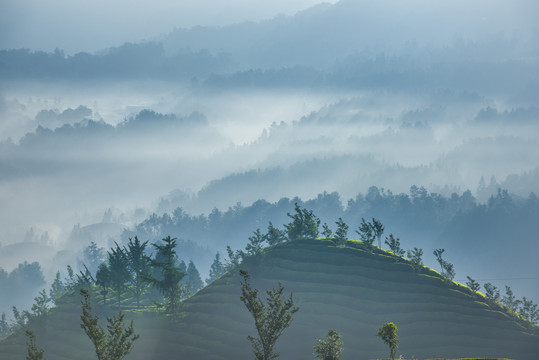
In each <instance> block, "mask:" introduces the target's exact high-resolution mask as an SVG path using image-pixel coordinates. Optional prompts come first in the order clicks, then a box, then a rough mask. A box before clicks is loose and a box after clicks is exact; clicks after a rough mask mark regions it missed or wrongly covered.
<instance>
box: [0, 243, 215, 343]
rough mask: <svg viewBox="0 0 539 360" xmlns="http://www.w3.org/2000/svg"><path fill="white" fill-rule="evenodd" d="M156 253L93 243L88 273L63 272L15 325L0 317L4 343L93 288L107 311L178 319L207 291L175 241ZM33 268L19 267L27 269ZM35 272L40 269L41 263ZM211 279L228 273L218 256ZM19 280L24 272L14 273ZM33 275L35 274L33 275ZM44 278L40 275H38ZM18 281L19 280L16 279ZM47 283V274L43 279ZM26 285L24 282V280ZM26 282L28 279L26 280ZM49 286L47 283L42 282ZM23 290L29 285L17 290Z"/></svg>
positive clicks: (16, 313)
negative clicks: (189, 301) (185, 303)
mask: <svg viewBox="0 0 539 360" xmlns="http://www.w3.org/2000/svg"><path fill="white" fill-rule="evenodd" d="M151 245H152V247H153V249H154V251H155V252H154V253H150V250H149V249H148V241H145V242H141V241H140V240H139V239H138V237H135V238H133V239H129V242H128V243H127V245H126V246H124V247H121V246H120V245H118V244H117V243H116V244H115V247H113V248H111V249H110V250H109V251H108V252H106V253H105V251H104V249H103V248H99V247H97V245H96V244H95V243H93V242H92V243H91V244H90V245H89V246H88V247H87V248H85V249H84V251H83V254H84V259H85V260H86V261H88V265H86V264H83V265H82V267H83V270H81V271H80V272H79V273H75V271H74V270H73V268H72V267H71V266H69V265H68V266H67V276H66V278H65V279H63V280H62V278H61V275H60V272H59V271H58V272H57V273H56V277H55V279H54V281H53V282H52V284H51V286H50V289H49V291H48V292H47V291H46V290H45V289H43V290H41V291H40V292H39V295H38V296H36V297H35V298H34V304H33V305H32V307H31V310H22V311H21V310H19V309H18V308H17V307H16V306H13V307H12V311H13V319H12V320H11V321H9V320H8V318H7V316H6V314H5V312H3V313H2V315H1V317H0V339H3V338H5V337H7V336H8V335H9V334H11V333H12V332H14V331H16V330H17V329H20V328H22V327H23V326H24V325H25V324H26V323H28V321H30V320H31V319H32V318H36V317H40V316H43V315H45V314H47V313H48V311H49V309H50V308H51V306H54V305H56V304H57V302H58V301H59V299H60V298H61V297H62V296H63V295H64V294H66V293H73V292H75V291H77V290H79V289H85V288H92V289H94V290H95V292H96V293H97V294H99V296H100V298H101V301H102V304H103V306H107V305H111V304H115V306H116V307H117V308H118V309H120V308H122V307H123V308H126V307H130V308H133V307H136V308H140V307H148V306H154V305H155V304H157V306H158V308H160V309H161V310H162V311H163V313H164V314H166V315H167V316H171V317H176V316H177V315H178V313H179V305H180V303H181V301H182V300H183V299H185V298H186V297H188V296H190V295H191V294H194V293H195V292H197V291H198V290H200V289H201V288H202V287H203V286H204V282H203V281H202V279H201V277H200V273H199V271H198V269H197V268H196V266H195V264H194V263H193V261H190V262H189V265H186V264H185V262H183V261H182V260H180V259H179V258H178V255H177V253H176V249H175V248H176V239H173V238H171V237H170V236H168V237H166V238H164V239H162V240H161V241H160V242H157V243H153V244H151ZM27 267H28V264H26V263H25V264H24V265H22V266H20V267H19V268H20V269H26V268H27ZM30 268H31V269H34V270H35V269H39V265H38V264H37V263H35V264H31V266H30ZM212 270H213V272H212V271H210V276H213V277H214V278H217V277H219V276H221V275H222V274H223V273H224V265H223V264H222V263H221V262H220V260H219V254H217V255H216V261H214V264H213V266H212ZM14 273H15V274H18V273H19V272H17V271H15V270H14ZM30 273H31V272H30ZM39 274H41V272H40V271H39ZM16 278H17V279H19V277H16ZM41 278H42V274H41ZM19 280H21V279H19ZM22 280H24V279H22ZM42 282H43V283H44V280H43V281H42ZM22 285H24V281H21V282H20V283H18V285H17V286H22Z"/></svg>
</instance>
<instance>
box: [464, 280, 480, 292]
mask: <svg viewBox="0 0 539 360" xmlns="http://www.w3.org/2000/svg"><path fill="white" fill-rule="evenodd" d="M466 279H468V281H466V286H468V287H469V288H470V290H472V291H473V292H478V291H479V289H481V285H480V284H479V283H478V282H477V281H475V280H474V279H472V278H471V277H469V276H466Z"/></svg>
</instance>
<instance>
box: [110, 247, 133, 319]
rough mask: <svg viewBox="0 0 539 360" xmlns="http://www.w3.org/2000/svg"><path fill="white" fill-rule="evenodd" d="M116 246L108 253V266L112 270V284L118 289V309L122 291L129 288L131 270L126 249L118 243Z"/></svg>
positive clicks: (115, 289)
mask: <svg viewBox="0 0 539 360" xmlns="http://www.w3.org/2000/svg"><path fill="white" fill-rule="evenodd" d="M115 244H116V247H115V248H112V249H110V251H109V252H108V253H107V254H108V268H109V271H110V284H111V287H112V288H113V289H114V291H116V296H117V299H118V309H119V308H120V306H121V297H122V293H123V292H124V291H125V289H126V288H127V284H128V282H129V281H130V280H131V273H130V272H129V259H128V258H127V254H126V253H125V251H124V250H123V249H122V248H121V247H120V245H118V244H117V243H115Z"/></svg>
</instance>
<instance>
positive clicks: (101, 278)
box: [95, 263, 111, 305]
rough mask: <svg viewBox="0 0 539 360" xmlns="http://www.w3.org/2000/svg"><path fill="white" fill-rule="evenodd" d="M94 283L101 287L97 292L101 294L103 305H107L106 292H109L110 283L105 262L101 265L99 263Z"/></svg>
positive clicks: (108, 271)
mask: <svg viewBox="0 0 539 360" xmlns="http://www.w3.org/2000/svg"><path fill="white" fill-rule="evenodd" d="M95 284H96V285H97V286H100V287H101V291H100V292H99V293H100V294H101V295H103V305H107V294H108V293H109V287H110V284H111V273H110V269H109V268H108V266H107V264H105V263H101V265H99V268H98V269H97V272H96V273H95Z"/></svg>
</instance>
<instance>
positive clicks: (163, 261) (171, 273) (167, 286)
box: [146, 236, 185, 319]
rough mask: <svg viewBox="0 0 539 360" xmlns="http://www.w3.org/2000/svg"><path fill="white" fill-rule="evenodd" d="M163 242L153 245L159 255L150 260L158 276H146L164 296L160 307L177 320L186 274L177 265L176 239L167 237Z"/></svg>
mask: <svg viewBox="0 0 539 360" xmlns="http://www.w3.org/2000/svg"><path fill="white" fill-rule="evenodd" d="M162 241H163V244H152V246H153V247H154V248H155V249H156V250H157V254H156V255H155V258H154V259H151V260H150V265H151V266H153V267H154V268H155V269H156V270H157V274H156V275H148V276H146V281H147V282H148V283H149V284H150V285H151V286H152V287H153V288H156V289H157V290H158V291H159V292H160V293H161V295H162V296H163V303H161V304H160V306H161V307H163V309H164V313H165V314H166V315H168V316H170V317H171V318H173V319H177V317H178V315H179V310H180V302H181V299H182V296H183V293H184V289H183V288H182V285H181V284H180V281H181V280H182V278H183V277H184V276H185V273H184V272H183V271H181V270H180V268H179V267H178V265H177V254H176V238H171V237H170V236H167V237H166V238H164V239H163V240H162Z"/></svg>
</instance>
